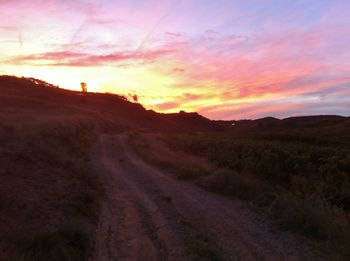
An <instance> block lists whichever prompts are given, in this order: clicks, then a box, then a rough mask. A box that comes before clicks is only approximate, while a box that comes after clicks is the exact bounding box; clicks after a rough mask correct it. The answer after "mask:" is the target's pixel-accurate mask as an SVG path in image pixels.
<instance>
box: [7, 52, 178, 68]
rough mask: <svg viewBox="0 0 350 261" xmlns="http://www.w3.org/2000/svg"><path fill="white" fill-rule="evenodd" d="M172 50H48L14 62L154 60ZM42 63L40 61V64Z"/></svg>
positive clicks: (62, 63)
mask: <svg viewBox="0 0 350 261" xmlns="http://www.w3.org/2000/svg"><path fill="white" fill-rule="evenodd" d="M171 53H172V51H171V50H165V49H164V50H162V49H159V50H151V51H135V52H116V53H112V54H106V55H94V54H87V53H77V52H48V53H41V54H33V55H26V56H18V57H16V58H15V59H13V60H12V63H14V64H33V65H36V63H37V62H44V65H45V66H48V65H50V66H98V65H104V64H111V63H120V62H130V61H142V62H147V63H149V62H153V61H155V60H156V59H159V58H161V57H164V56H167V55H169V54H171ZM40 64H42V63H39V65H40Z"/></svg>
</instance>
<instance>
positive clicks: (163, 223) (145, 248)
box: [92, 135, 327, 261]
mask: <svg viewBox="0 0 350 261" xmlns="http://www.w3.org/2000/svg"><path fill="white" fill-rule="evenodd" d="M93 162H94V164H95V168H96V170H97V171H98V172H99V174H100V175H101V177H102V180H103V184H104V187H105V190H106V194H107V201H106V202H105V204H104V206H103V210H102V213H101V215H100V221H99V225H98V228H97V231H96V242H95V251H94V256H93V257H92V260H98V261H104V260H327V258H325V257H324V255H323V253H320V252H319V251H318V250H317V249H316V248H315V246H313V245H312V243H311V242H309V241H306V240H305V239H303V238H301V237H299V236H297V235H294V234H291V233H288V232H283V231H280V230H279V229H277V228H276V227H275V226H274V225H273V224H272V223H271V222H270V221H269V220H268V219H267V218H266V217H264V216H263V215H262V214H259V213H256V211H254V210H252V209H251V208H249V207H247V206H246V205H245V204H244V203H242V202H240V201H237V200H230V199H227V198H224V197H221V196H219V195H216V194H213V193H209V192H207V191H204V190H202V189H200V188H198V187H196V186H194V185H193V184H191V183H189V182H184V181H179V180H176V179H174V178H172V177H171V175H168V174H167V173H164V172H162V171H160V170H158V169H156V168H154V167H152V166H150V165H148V164H146V163H145V162H144V161H142V160H141V159H139V158H138V156H136V154H135V153H134V152H133V150H132V149H131V146H129V144H128V142H127V137H126V136H123V135H114V136H113V135H102V136H101V137H100V139H99V141H98V142H97V144H96V145H95V147H94V148H93Z"/></svg>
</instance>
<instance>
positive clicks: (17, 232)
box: [0, 113, 103, 261]
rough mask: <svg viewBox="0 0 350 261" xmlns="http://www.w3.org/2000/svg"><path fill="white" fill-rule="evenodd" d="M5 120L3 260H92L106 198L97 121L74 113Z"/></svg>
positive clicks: (0, 154) (0, 135) (0, 206)
mask: <svg viewBox="0 0 350 261" xmlns="http://www.w3.org/2000/svg"><path fill="white" fill-rule="evenodd" d="M39 118H40V117H39ZM0 119H1V121H0V140H1V141H0V143H1V148H0V164H1V169H0V176H1V183H0V212H1V215H0V220H1V222H0V224H1V225H0V234H1V238H0V249H1V253H0V255H1V257H2V260H38V261H39V260H87V258H88V256H89V254H90V251H91V247H92V246H93V242H92V239H93V232H94V229H95V224H96V221H97V214H98V209H99V204H100V200H101V199H102V197H103V192H102V189H101V188H100V187H99V182H98V179H97V177H96V176H95V175H94V173H92V172H91V168H90V162H89V157H88V153H89V147H90V145H91V143H92V141H93V140H94V133H93V131H91V130H92V128H91V126H90V125H89V123H88V122H86V120H85V119H83V118H77V117H68V116H67V117H57V118H54V119H45V120H44V119H43V118H41V119H39V120H36V119H32V121H31V122H29V121H26V120H25V119H24V118H22V117H20V116H18V115H17V116H16V117H9V116H8V115H4V114H2V113H1V114H0Z"/></svg>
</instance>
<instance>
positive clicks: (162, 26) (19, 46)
mask: <svg viewBox="0 0 350 261" xmlns="http://www.w3.org/2000/svg"><path fill="white" fill-rule="evenodd" d="M0 42H1V44H0V62H1V67H0V74H11V75H17V76H26V77H35V78H39V79H42V80H45V81H48V82H50V83H53V84H57V85H59V86H60V87H62V88H67V89H74V90H79V89H80V84H79V83H80V82H82V81H84V82H86V83H87V84H88V89H89V91H94V92H113V93H118V94H124V95H127V96H128V95H130V94H137V95H138V96H139V101H140V102H141V103H142V104H143V105H144V106H145V107H146V108H147V109H154V110H156V111H161V112H178V111H179V110H186V111H198V112H199V113H201V114H203V115H204V116H206V117H209V118H211V119H241V118H259V117H264V116H275V117H288V116H294V115H300V114H304V115H305V114H308V115H310V114H340V115H349V114H350V113H349V112H350V1H348V0H334V1H329V0H310V1H302V0H288V1H281V0H263V1H262V0H249V1H238V0H237V1H236V0H218V1H213V0H147V1H146V0H128V1H126V0H125V1H124V0H123V1H112V0H100V1H98V0H70V1H65V0H45V1H43V0H11V1H7V0H0Z"/></svg>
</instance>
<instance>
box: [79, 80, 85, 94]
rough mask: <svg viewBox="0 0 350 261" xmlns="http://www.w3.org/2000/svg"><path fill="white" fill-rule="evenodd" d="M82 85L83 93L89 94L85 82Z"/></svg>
mask: <svg viewBox="0 0 350 261" xmlns="http://www.w3.org/2000/svg"><path fill="white" fill-rule="evenodd" d="M80 85H81V91H82V92H83V93H87V84H86V83H85V82H81V83H80Z"/></svg>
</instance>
